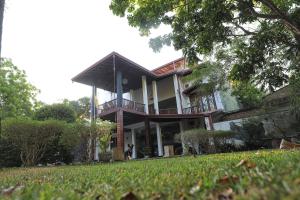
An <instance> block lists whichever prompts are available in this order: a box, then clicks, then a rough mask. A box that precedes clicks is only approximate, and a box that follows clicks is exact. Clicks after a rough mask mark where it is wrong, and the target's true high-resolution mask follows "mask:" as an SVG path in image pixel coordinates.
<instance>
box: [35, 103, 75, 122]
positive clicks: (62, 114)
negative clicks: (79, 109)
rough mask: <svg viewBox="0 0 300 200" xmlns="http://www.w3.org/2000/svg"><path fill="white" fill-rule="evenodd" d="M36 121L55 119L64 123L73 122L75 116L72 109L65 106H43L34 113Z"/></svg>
mask: <svg viewBox="0 0 300 200" xmlns="http://www.w3.org/2000/svg"><path fill="white" fill-rule="evenodd" d="M34 118H35V119H37V120H47V119H56V120H63V121H66V122H69V123H70V122H75V120H76V114H75V111H74V110H73V108H72V107H71V106H69V105H66V104H52V105H45V106H43V107H41V108H40V109H38V110H36V111H35V113H34Z"/></svg>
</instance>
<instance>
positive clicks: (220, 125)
mask: <svg viewBox="0 0 300 200" xmlns="http://www.w3.org/2000/svg"><path fill="white" fill-rule="evenodd" d="M243 120H244V119H236V120H231V121H224V122H217V123H214V129H215V130H222V131H229V130H230V122H234V123H235V124H236V125H238V126H240V125H241V123H242V121H243Z"/></svg>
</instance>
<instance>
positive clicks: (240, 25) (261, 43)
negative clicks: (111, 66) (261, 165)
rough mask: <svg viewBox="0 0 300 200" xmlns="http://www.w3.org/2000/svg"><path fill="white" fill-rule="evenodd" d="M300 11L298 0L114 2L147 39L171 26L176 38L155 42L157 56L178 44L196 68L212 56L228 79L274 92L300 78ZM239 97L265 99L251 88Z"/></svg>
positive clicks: (117, 12)
mask: <svg viewBox="0 0 300 200" xmlns="http://www.w3.org/2000/svg"><path fill="white" fill-rule="evenodd" d="M299 6H300V2H299V1H298V0H289V1H286V0H257V1H254V0H247V1H245V0H230V1H228V0H194V1H191V0H186V1H174V0H164V1H162V0H158V1H152V0H145V1H131V0H125V1H123V0H112V2H111V5H110V9H111V10H112V12H113V13H114V14H115V15H117V16H121V17H124V16H127V19H128V23H129V24H130V25H131V26H133V27H137V28H138V29H139V30H140V32H141V34H142V35H146V36H148V35H150V32H151V30H152V29H154V28H157V27H158V26H159V25H160V24H165V25H169V26H170V27H171V28H172V32H171V33H168V34H165V35H163V36H158V37H157V38H154V39H151V40H150V46H151V47H152V48H153V49H154V51H159V49H160V48H161V47H162V46H163V45H171V44H172V45H173V46H174V47H175V49H177V50H182V51H183V53H184V55H185V56H186V57H187V58H188V61H189V63H190V64H191V66H194V65H196V66H197V64H198V62H199V61H200V58H203V57H204V58H205V57H206V56H209V57H210V58H211V60H212V61H213V62H215V63H218V64H217V65H219V66H221V68H223V70H222V71H224V72H225V74H226V76H225V77H223V78H225V79H228V80H229V81H234V82H237V81H238V82H243V84H246V83H247V84H248V85H253V86H255V87H257V88H259V89H260V90H261V91H262V92H273V91H275V90H276V89H277V88H279V87H281V86H283V85H285V84H287V83H289V82H290V81H291V83H292V82H294V81H293V79H294V78H293V77H297V76H299V73H298V72H299V70H300V64H299V63H300V62H299V60H300V52H299V50H300V17H299V16H300V9H299ZM206 65H207V64H206ZM214 66H216V64H213V65H211V66H209V67H210V68H213V67H214ZM222 71H221V72H222ZM195 74H198V75H199V73H198V72H196V73H195ZM229 74H230V76H229V77H227V76H228V75H229ZM201 75H202V74H201V73H200V76H201ZM193 77H194V78H195V79H196V80H199V79H201V78H200V77H197V76H193ZM215 80H217V79H211V81H213V84H212V85H216V84H215V82H216V81H215ZM221 80H222V79H221ZM240 87H242V86H240ZM237 91H241V90H237ZM237 93H238V92H236V94H237ZM246 93H247V94H246ZM238 95H239V96H240V98H241V99H243V98H244V96H251V95H253V97H251V98H254V100H255V101H256V99H257V97H258V96H259V95H260V94H259V92H258V91H254V89H253V87H252V86H251V89H249V90H243V91H241V94H238Z"/></svg>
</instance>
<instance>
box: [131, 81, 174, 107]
mask: <svg viewBox="0 0 300 200" xmlns="http://www.w3.org/2000/svg"><path fill="white" fill-rule="evenodd" d="M147 92H148V103H149V105H151V104H153V94H152V93H153V91H152V84H148V86H147ZM157 96H158V101H163V100H166V99H169V98H172V97H175V93H174V84H173V78H172V77H168V78H165V79H162V80H160V81H157ZM133 101H136V102H139V103H143V91H142V88H140V89H137V90H134V91H133Z"/></svg>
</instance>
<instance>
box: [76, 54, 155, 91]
mask: <svg viewBox="0 0 300 200" xmlns="http://www.w3.org/2000/svg"><path fill="white" fill-rule="evenodd" d="M117 71H121V72H122V79H123V92H124V93H126V92H129V90H130V89H133V90H134V89H138V88H141V85H142V76H146V78H147V82H148V81H149V83H150V82H151V81H152V80H155V79H156V78H157V77H156V75H155V74H154V73H153V72H151V71H149V70H147V69H146V68H144V67H142V66H140V65H139V64H136V63H135V62H133V61H131V60H129V59H127V58H125V57H124V56H122V55H120V54H118V53H116V52H112V53H110V54H109V55H107V56H105V57H104V58H102V59H101V60H99V61H98V62H96V63H95V64H93V65H92V66H90V67H89V68H87V69H86V70H84V71H83V72H81V73H80V74H78V75H77V76H75V77H74V78H72V81H74V82H78V83H82V84H86V85H90V86H93V85H95V86H96V87H97V88H100V89H103V90H106V91H110V92H115V88H116V87H115V86H116V72H117Z"/></svg>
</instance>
